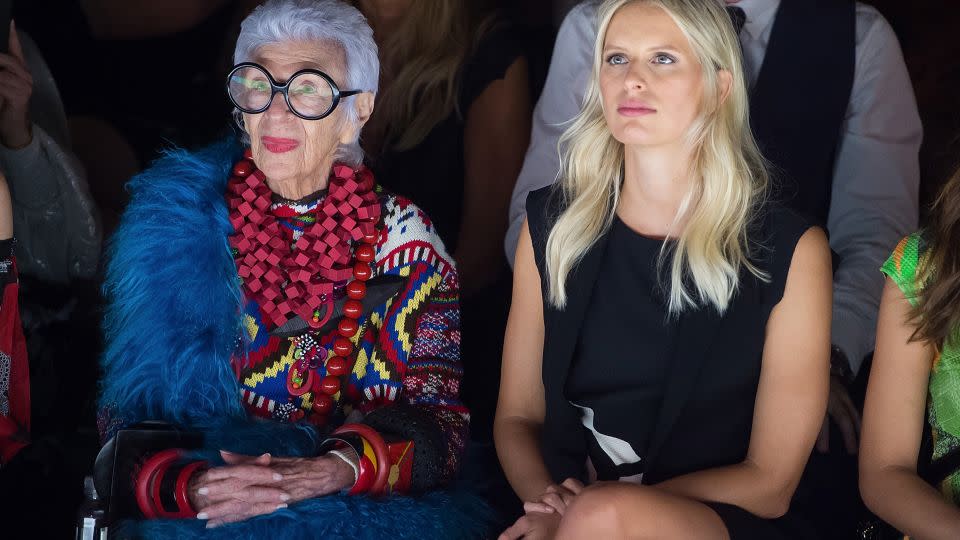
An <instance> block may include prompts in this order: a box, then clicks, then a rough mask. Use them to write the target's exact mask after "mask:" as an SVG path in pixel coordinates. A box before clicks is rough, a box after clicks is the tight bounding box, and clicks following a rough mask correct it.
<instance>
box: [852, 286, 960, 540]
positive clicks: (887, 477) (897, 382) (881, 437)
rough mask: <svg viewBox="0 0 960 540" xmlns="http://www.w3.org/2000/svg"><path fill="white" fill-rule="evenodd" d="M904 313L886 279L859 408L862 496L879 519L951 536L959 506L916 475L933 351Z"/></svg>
mask: <svg viewBox="0 0 960 540" xmlns="http://www.w3.org/2000/svg"><path fill="white" fill-rule="evenodd" d="M909 317H910V303H909V302H908V301H907V298H906V297H905V295H904V293H903V291H902V290H900V289H899V288H898V287H897V285H896V284H895V283H894V281H893V280H888V281H887V285H886V287H885V288H884V290H883V301H882V302H881V304H880V316H879V319H880V320H879V324H878V326H877V351H876V354H874V356H873V367H872V369H871V370H870V385H869V387H868V389H867V402H866V405H865V406H864V410H863V440H862V441H861V446H860V494H861V495H862V496H863V502H864V503H865V504H866V505H867V507H868V508H870V510H871V511H873V512H874V513H875V514H877V516H878V517H879V518H881V519H883V520H884V521H886V522H888V523H890V524H891V525H893V526H894V527H896V528H898V529H900V530H902V531H904V532H905V533H907V534H909V535H910V536H911V537H914V538H934V539H936V538H944V539H946V538H957V537H958V536H960V509H958V508H957V507H955V506H953V505H952V504H950V503H948V502H947V501H946V500H944V498H943V496H942V495H941V494H940V493H939V492H938V490H937V489H936V488H934V487H932V486H931V485H930V484H928V483H926V482H925V481H924V480H923V479H922V478H920V476H919V475H918V474H917V456H918V455H919V454H920V443H921V440H922V438H923V425H924V421H925V420H924V413H925V412H926V408H927V385H928V383H929V380H930V368H931V366H932V365H933V356H934V350H933V347H931V346H930V345H929V344H928V343H925V342H920V341H913V340H911V336H912V335H913V331H914V330H915V327H914V326H913V325H911V324H909V323H908V319H909Z"/></svg>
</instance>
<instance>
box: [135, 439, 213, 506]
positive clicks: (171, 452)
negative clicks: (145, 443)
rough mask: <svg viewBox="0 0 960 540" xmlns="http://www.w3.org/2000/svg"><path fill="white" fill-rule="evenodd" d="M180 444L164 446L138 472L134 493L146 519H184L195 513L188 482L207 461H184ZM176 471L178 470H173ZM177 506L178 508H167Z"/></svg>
mask: <svg viewBox="0 0 960 540" xmlns="http://www.w3.org/2000/svg"><path fill="white" fill-rule="evenodd" d="M183 458H184V453H183V451H182V450H180V449H177V448H171V449H167V450H162V451H160V452H157V453H156V454H153V455H151V456H150V457H149V458H147V460H146V461H144V462H143V465H141V466H140V469H139V470H138V471H137V473H136V475H135V479H134V482H135V485H134V494H135V496H136V499H137V506H138V507H139V508H140V511H141V512H143V515H144V517H145V518H147V519H155V518H161V519H182V518H193V517H196V515H197V511H196V510H194V509H193V506H191V504H190V498H189V497H188V496H187V485H188V484H189V483H190V477H191V476H192V475H193V474H194V473H195V472H197V470H198V469H200V468H202V467H206V466H207V462H205V461H185V460H184V459H183ZM174 471H175V472H174ZM171 506H174V507H176V510H168V508H169V507H171Z"/></svg>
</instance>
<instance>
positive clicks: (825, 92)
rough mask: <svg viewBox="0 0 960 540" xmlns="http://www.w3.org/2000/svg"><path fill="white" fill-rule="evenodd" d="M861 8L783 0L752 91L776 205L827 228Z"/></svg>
mask: <svg viewBox="0 0 960 540" xmlns="http://www.w3.org/2000/svg"><path fill="white" fill-rule="evenodd" d="M855 9H856V8H855V5H854V1H853V0H781V2H780V7H779V8H778V9H777V17H776V19H775V20H774V23H773V28H772V30H771V33H770V42H769V43H768V45H767V49H766V52H765V54H764V57H763V66H762V67H761V68H760V74H759V75H758V77H757V81H756V84H754V86H753V88H752V89H751V92H750V125H751V128H752V129H753V134H754V136H755V137H756V139H757V142H758V143H759V145H760V150H761V151H762V152H763V155H764V156H765V157H766V158H767V159H769V160H770V161H771V162H772V163H773V164H774V166H775V170H774V171H773V173H774V177H775V179H776V182H775V189H774V194H773V197H774V199H776V200H780V201H782V202H783V204H785V205H786V206H789V207H790V208H792V209H794V210H796V211H797V212H800V213H801V214H803V215H805V216H809V217H811V218H812V219H813V220H814V221H815V222H816V223H817V224H819V225H823V226H825V225H826V223H827V215H828V213H829V211H830V197H831V190H832V186H833V171H834V164H835V162H836V157H837V147H838V145H839V144H840V136H841V134H842V131H843V125H844V120H845V119H846V111H847V104H848V103H849V102H850V93H851V91H852V89H853V76H854V65H855V61H856V60H855V53H856V12H855ZM814 29H815V30H814ZM814 34H815V35H814ZM839 180H840V181H841V182H842V181H843V180H844V179H842V178H841V179H839Z"/></svg>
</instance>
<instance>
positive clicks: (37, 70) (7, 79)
mask: <svg viewBox="0 0 960 540" xmlns="http://www.w3.org/2000/svg"><path fill="white" fill-rule="evenodd" d="M0 66H2V69H0V169H2V170H3V171H4V174H5V175H6V176H7V181H8V182H9V183H10V192H11V196H12V197H13V222H14V227H15V228H16V230H17V245H16V247H15V249H16V252H17V260H18V263H19V264H20V269H21V271H22V272H23V274H24V275H29V276H31V277H34V278H38V279H41V280H43V281H45V282H54V283H69V282H70V281H72V280H74V279H77V278H80V279H89V278H93V277H94V275H95V274H96V273H97V270H98V269H99V264H100V240H101V228H100V222H99V215H98V211H97V208H96V205H95V204H94V202H93V198H92V196H91V195H90V186H89V185H88V184H87V176H86V173H85V172H84V168H83V166H82V165H81V164H80V162H79V161H78V160H77V157H76V156H74V155H73V153H72V152H71V148H70V141H69V136H68V133H67V119H66V115H65V114H64V110H63V102H62V101H61V100H60V93H59V92H58V90H57V84H56V82H55V81H54V80H53V76H52V75H51V74H50V69H49V68H48V67H47V64H46V62H45V61H44V59H43V56H42V55H41V54H40V49H39V48H38V47H37V45H36V44H35V43H34V42H33V40H31V39H30V38H29V36H27V35H26V34H24V33H22V32H17V31H16V28H15V27H14V26H13V24H12V23H11V27H10V43H9V53H0Z"/></svg>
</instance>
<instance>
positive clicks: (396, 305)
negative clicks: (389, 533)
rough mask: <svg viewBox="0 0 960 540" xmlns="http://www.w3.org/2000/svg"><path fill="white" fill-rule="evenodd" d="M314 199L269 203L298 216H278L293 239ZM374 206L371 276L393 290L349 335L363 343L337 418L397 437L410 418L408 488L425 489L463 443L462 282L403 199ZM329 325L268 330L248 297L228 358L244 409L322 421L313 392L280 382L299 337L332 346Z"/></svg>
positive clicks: (426, 223)
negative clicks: (358, 416) (392, 284)
mask: <svg viewBox="0 0 960 540" xmlns="http://www.w3.org/2000/svg"><path fill="white" fill-rule="evenodd" d="M320 201H322V198H320V199H316V198H315V199H314V200H313V201H309V202H304V201H300V202H298V203H286V202H275V203H274V207H273V211H274V212H275V213H278V214H279V213H280V212H279V210H285V212H283V214H284V215H289V214H291V213H292V214H294V215H293V216H292V217H287V218H285V219H281V220H280V223H281V227H282V229H283V230H284V231H287V232H286V234H290V237H291V238H290V239H292V240H293V241H295V240H296V239H297V238H298V237H299V234H300V232H301V231H302V230H303V228H304V226H307V225H309V224H311V223H312V222H313V220H314V213H315V212H316V211H317V208H318V206H319V203H320ZM380 204H381V207H382V210H383V212H382V216H383V221H382V225H381V226H382V233H381V234H380V240H379V242H378V243H377V245H376V258H375V261H374V264H373V267H374V276H373V278H372V280H371V282H370V283H371V285H372V284H373V283H376V282H377V278H378V277H379V276H395V277H397V278H399V279H397V280H396V282H397V284H398V291H397V292H396V293H395V294H394V295H392V296H391V297H390V298H389V299H388V300H387V301H386V302H383V303H381V304H380V305H379V306H378V307H375V308H374V309H373V310H372V311H371V312H369V313H366V314H364V316H363V317H362V318H361V319H360V320H359V323H360V331H359V332H357V335H356V337H354V338H353V341H354V343H355V344H358V345H359V346H358V347H357V353H356V354H357V356H356V362H355V363H354V367H353V370H352V372H351V373H350V374H349V375H348V376H347V377H346V380H345V381H344V383H343V386H342V387H341V390H340V392H339V393H337V394H336V395H335V396H334V398H335V399H336V400H337V405H338V410H337V411H336V412H335V413H334V415H333V416H334V418H335V421H334V424H339V423H342V419H343V418H344V417H347V416H351V415H355V413H354V411H358V412H359V413H362V414H364V415H366V417H365V418H364V422H365V423H367V424H370V425H372V426H373V427H375V428H377V429H378V430H379V431H381V432H385V433H388V434H391V435H395V436H401V437H410V436H411V435H412V434H410V433H408V432H409V427H408V426H409V425H416V426H417V430H419V431H420V433H416V434H415V435H414V437H415V439H416V440H417V444H416V445H415V447H414V448H415V450H414V452H415V456H414V471H413V476H414V481H413V485H414V486H421V487H422V486H424V484H426V485H429V484H433V483H435V482H436V480H437V478H440V479H447V478H450V477H451V476H452V474H453V473H454V472H455V471H456V470H457V466H458V458H459V455H460V453H461V451H462V449H463V446H464V444H465V440H466V439H465V436H466V430H467V420H468V415H467V411H466V409H465V408H464V407H463V406H462V405H461V404H460V402H459V399H458V396H459V393H460V392H459V391H460V379H461V376H462V369H461V367H460V363H459V359H460V311H459V300H458V290H459V284H458V282H457V273H456V271H455V270H454V267H453V265H452V264H451V262H450V260H451V259H450V257H449V256H448V255H447V253H446V252H445V251H444V249H443V245H442V243H441V242H440V239H439V237H438V236H437V235H436V233H435V231H434V228H433V225H432V224H431V222H430V219H429V218H428V217H427V216H426V215H425V214H424V213H423V212H422V211H421V210H420V209H419V208H417V206H415V205H414V204H412V203H411V202H410V201H408V200H406V199H403V198H401V197H397V196H393V195H381V196H380ZM291 210H293V211H292V212H291ZM343 289H344V288H343V287H342V286H341V287H338V288H337V289H336V290H335V292H334V296H335V297H342V296H343V295H344V294H345V293H344V290H343ZM329 326H330V327H331V329H330V330H329V331H327V332H324V333H314V332H313V331H312V330H310V329H309V328H308V329H307V330H305V331H301V332H297V333H295V334H292V335H291V334H288V333H282V334H281V333H278V332H277V331H273V332H271V330H272V328H271V327H272V325H271V324H270V323H269V322H268V321H266V320H265V318H264V317H263V316H262V313H261V311H260V307H259V306H258V305H257V304H256V303H255V302H254V301H252V300H251V301H248V302H247V303H246V306H245V309H244V313H243V320H242V328H243V337H244V338H245V339H244V340H243V343H245V345H246V346H245V347H241V351H240V354H237V355H235V356H234V358H233V364H234V369H235V370H236V371H237V372H238V374H239V381H240V388H241V397H242V399H243V404H244V406H245V407H246V409H247V410H248V411H249V413H250V414H252V415H255V416H259V417H263V418H269V419H273V420H277V421H285V422H286V421H293V420H294V419H295V418H297V417H298V416H301V417H303V419H304V420H306V421H307V422H310V421H313V420H314V419H317V418H319V416H318V415H315V414H314V413H313V411H312V406H313V401H312V397H313V394H312V393H310V392H308V393H306V394H303V395H302V396H293V395H291V394H290V393H289V390H288V389H287V385H286V380H287V373H288V371H289V370H290V368H291V366H292V365H293V364H294V363H295V353H296V350H297V347H296V343H295V342H296V338H298V337H300V336H302V335H303V334H309V335H310V336H312V337H313V338H315V339H316V341H317V342H318V343H319V344H320V345H321V346H323V347H326V348H327V349H330V348H331V347H332V343H333V341H334V340H335V339H336V338H337V337H338V334H337V331H336V326H335V325H329ZM355 346H356V345H355ZM329 355H330V356H332V355H333V352H332V350H331V351H329ZM316 370H317V376H318V377H323V376H325V375H326V368H325V367H324V366H323V365H320V366H318V367H317V368H316ZM388 406H389V407H388ZM298 411H302V412H299V413H298ZM424 431H429V432H431V433H424ZM434 441H440V443H439V444H440V447H434V446H435V445H436V444H437V443H436V442H434Z"/></svg>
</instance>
